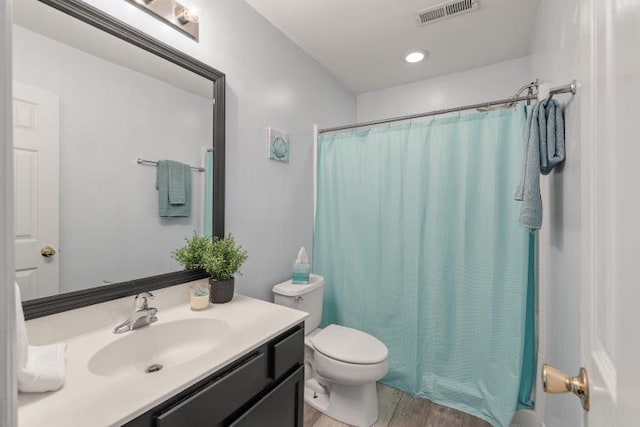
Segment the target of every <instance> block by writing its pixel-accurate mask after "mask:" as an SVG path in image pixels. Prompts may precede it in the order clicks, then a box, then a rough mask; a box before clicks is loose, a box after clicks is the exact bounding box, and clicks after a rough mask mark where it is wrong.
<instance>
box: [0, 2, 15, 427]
mask: <svg viewBox="0 0 640 427" xmlns="http://www.w3.org/2000/svg"><path fill="white" fill-rule="evenodd" d="M11 29H12V26H11V5H10V0H0V123H2V126H0V129H3V131H0V177H1V178H0V206H2V207H3V208H2V209H0V378H2V379H3V380H2V381H0V425H3V426H7V427H14V426H16V425H17V401H18V391H17V388H16V387H17V385H16V380H15V371H14V360H15V357H14V354H15V348H14V344H15V321H16V316H15V304H14V302H15V287H14V285H13V277H14V261H13V257H14V247H13V245H14V243H13V235H14V232H13V215H14V212H13V120H12V117H13V115H12V113H11V111H12V100H13V97H12V88H11V85H12V78H11V67H12V63H11V59H12V58H11Z"/></svg>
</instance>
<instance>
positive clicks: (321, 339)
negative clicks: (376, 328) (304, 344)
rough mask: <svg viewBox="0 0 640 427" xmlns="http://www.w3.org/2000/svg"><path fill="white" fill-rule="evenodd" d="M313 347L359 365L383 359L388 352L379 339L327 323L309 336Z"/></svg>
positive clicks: (327, 354) (338, 358)
mask: <svg viewBox="0 0 640 427" xmlns="http://www.w3.org/2000/svg"><path fill="white" fill-rule="evenodd" d="M311 343H312V344H313V347H314V348H315V349H316V350H317V351H319V352H320V353H322V354H324V355H326V356H328V357H330V358H332V359H336V360H340V361H342V362H346V363H355V364H359V365H370V364H374V363H380V362H382V361H384V360H385V359H386V358H387V356H388V354H389V352H388V350H387V346H386V345H384V343H383V342H382V341H380V340H379V339H377V338H375V337H372V336H371V335H369V334H367V333H364V332H362V331H358V330H357V329H351V328H345V327H344V326H339V325H329V326H327V327H326V328H324V329H323V330H322V331H320V332H319V333H318V334H317V335H316V336H314V337H313V338H311Z"/></svg>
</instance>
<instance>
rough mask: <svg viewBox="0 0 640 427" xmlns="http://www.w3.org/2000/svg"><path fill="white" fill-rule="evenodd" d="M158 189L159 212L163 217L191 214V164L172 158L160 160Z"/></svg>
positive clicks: (187, 215)
mask: <svg viewBox="0 0 640 427" xmlns="http://www.w3.org/2000/svg"><path fill="white" fill-rule="evenodd" d="M156 189H157V190H158V214H159V215H160V216H161V217H163V218H171V217H189V216H190V215H191V167H190V166H189V165H185V164H183V163H180V162H174V161H172V160H160V161H159V162H158V175H157V180H156ZM180 202H182V203H180Z"/></svg>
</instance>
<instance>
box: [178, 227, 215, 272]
mask: <svg viewBox="0 0 640 427" xmlns="http://www.w3.org/2000/svg"><path fill="white" fill-rule="evenodd" d="M185 240H186V242H187V244H186V245H184V246H183V247H181V248H180V249H176V250H175V251H173V252H172V253H171V256H172V257H173V258H174V259H175V260H176V261H178V262H179V263H180V264H181V265H182V266H183V267H184V268H185V269H186V270H193V269H196V268H203V265H204V260H205V258H206V257H207V255H208V254H209V253H211V248H212V246H213V240H212V239H211V237H210V236H198V233H195V232H194V233H193V236H192V237H190V238H186V239H185Z"/></svg>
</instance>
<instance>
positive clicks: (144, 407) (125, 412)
mask: <svg viewBox="0 0 640 427" xmlns="http://www.w3.org/2000/svg"><path fill="white" fill-rule="evenodd" d="M180 286H181V287H182V288H181V289H180V292H181V294H183V293H186V290H185V289H184V287H183V285H180ZM175 292H176V291H175V290H174V291H173V293H174V294H175ZM160 293H161V292H160ZM156 297H157V298H156V300H159V299H160V298H161V295H159V294H158V293H156ZM123 300H125V299H123ZM132 302H133V298H132V297H130V298H127V299H126V301H125V302H122V303H121V304H128V305H130V306H131V305H132ZM106 304H109V303H106ZM150 305H155V304H150ZM112 306H113V304H112ZM74 311H76V310H74ZM78 311H79V312H80V313H81V314H77V313H76V314H74V315H63V316H65V319H64V320H62V321H61V320H60V319H58V322H57V324H58V325H60V324H63V325H64V324H65V323H67V324H68V323H73V324H76V323H77V322H78V321H79V320H78V318H79V316H82V317H87V323H88V324H91V323H92V322H91V321H90V320H89V318H88V317H89V316H92V309H91V307H85V308H83V309H80V310H78ZM94 314H95V313H94ZM56 316H59V317H61V315H56ZM73 316H75V317H73ZM48 317H52V316H48ZM96 317H99V316H97V315H96ZM112 317H113V316H112ZM306 317H307V313H304V312H301V311H297V310H292V309H290V308H287V307H283V306H279V305H275V304H271V303H268V302H264V301H260V300H256V299H253V298H249V297H245V296H242V295H237V294H236V295H235V297H234V298H233V300H232V301H231V302H229V303H226V304H214V305H211V306H210V307H209V308H208V309H206V310H203V311H192V310H191V309H190V307H189V303H188V302H187V301H180V302H179V303H177V304H175V305H173V306H170V307H164V308H160V307H159V312H158V321H157V322H155V323H153V324H151V325H149V326H145V328H153V327H157V326H159V325H162V324H164V323H167V322H171V321H175V320H181V319H193V318H208V319H219V320H222V321H224V322H225V323H227V324H228V325H229V326H230V327H231V334H229V336H228V338H226V339H225V340H223V341H222V342H221V344H220V345H218V346H217V347H216V349H215V350H214V351H212V352H210V353H207V354H204V355H202V356H200V357H198V358H196V359H194V360H192V361H190V362H188V363H185V364H182V365H178V366H173V367H168V368H164V369H163V370H162V371H160V372H156V373H153V374H148V375H142V376H131V377H117V378H113V377H102V376H98V375H95V374H93V373H92V372H90V371H89V369H88V362H89V359H91V357H92V356H93V355H94V354H95V353H96V352H97V351H99V350H100V349H101V348H103V347H104V346H105V345H107V344H109V343H111V342H114V341H115V340H118V339H122V338H123V337H125V336H126V335H128V334H135V333H136V331H132V332H127V333H125V334H114V333H113V328H114V327H115V325H116V322H109V324H108V326H106V325H104V324H105V322H104V321H103V322H102V324H103V325H102V326H100V327H97V328H95V329H89V330H87V329H88V327H87V326H84V327H81V328H80V329H79V333H78V334H77V335H72V336H64V334H61V333H60V331H58V334H57V335H58V336H57V337H56V338H64V342H66V343H67V353H66V359H67V362H66V380H65V385H64V387H63V388H62V389H60V390H58V391H56V392H51V393H34V394H23V393H21V394H20V395H19V398H18V420H19V426H20V427H32V426H33V427H42V426H47V427H57V426H60V427H72V426H82V427H87V426H92V427H94V426H96V427H98V426H119V425H121V424H123V423H126V422H128V421H131V420H132V419H134V418H136V417H137V416H139V415H141V414H143V413H144V412H146V411H148V410H149V409H151V408H153V407H154V406H156V405H158V404H159V403H162V402H163V401H165V400H166V399H168V398H169V397H171V396H173V395H175V394H177V393H179V392H180V391H182V390H185V389H186V388H188V387H189V386H191V385H193V384H195V383H196V382H198V381H200V380H202V379H204V378H206V377H207V376H208V375H210V374H212V373H213V372H215V371H217V370H218V369H220V368H222V367H223V366H225V365H227V364H228V363H229V362H231V361H233V360H235V359H237V358H239V357H241V356H243V355H245V354H247V353H249V352H250V351H252V350H253V349H255V348H257V347H259V346H260V345H262V344H264V343H265V342H267V341H269V340H270V339H271V338H274V337H275V336H277V335H278V334H279V333H281V332H283V331H285V330H286V329H288V328H290V327H291V326H293V325H296V324H298V323H300V322H301V321H303V320H304V319H305V318H306ZM119 320H120V321H122V320H124V318H120V319H119ZM52 323H53V324H55V323H56V322H52V321H49V322H47V318H41V319H35V320H34V321H31V322H27V326H28V328H29V335H30V336H29V338H30V340H31V341H32V343H33V344H36V345H37V344H40V343H46V342H44V341H50V340H45V339H43V338H42V336H44V335H46V334H47V330H48V329H49V330H50V329H51V324H52ZM94 323H95V322H94ZM32 335H33V336H35V337H36V340H35V341H36V342H33V337H32ZM38 335H40V337H39V336H38ZM49 336H50V335H49Z"/></svg>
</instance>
